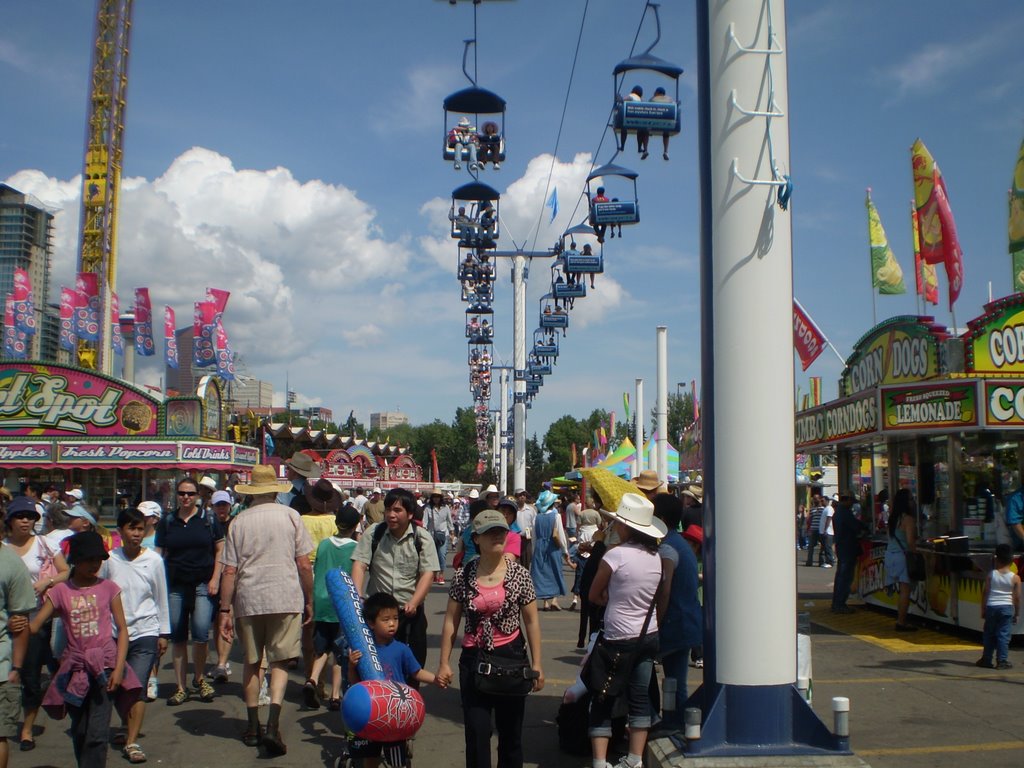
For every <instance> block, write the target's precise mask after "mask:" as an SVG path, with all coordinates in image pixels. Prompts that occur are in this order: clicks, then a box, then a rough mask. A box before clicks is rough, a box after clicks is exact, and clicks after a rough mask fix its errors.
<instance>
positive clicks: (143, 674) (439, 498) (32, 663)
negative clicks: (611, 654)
mask: <svg viewBox="0 0 1024 768" xmlns="http://www.w3.org/2000/svg"><path fill="white" fill-rule="evenodd" d="M285 473H286V474H285V478H284V479H279V478H278V476H277V472H276V471H275V469H274V468H273V467H270V466H257V467H255V468H254V469H253V471H252V474H251V480H250V481H249V482H248V483H244V482H238V483H236V484H235V485H234V486H233V487H232V488H230V489H228V488H218V484H217V482H216V481H215V480H213V479H212V478H211V477H206V476H203V477H200V478H199V479H195V478H192V477H183V478H182V479H181V480H179V481H178V483H177V484H176V486H175V496H176V499H175V502H176V503H175V506H174V507H173V508H172V509H166V510H165V509H163V508H162V507H161V505H160V504H158V503H156V502H154V501H152V500H147V501H142V502H141V503H138V504H137V506H135V507H131V506H130V505H128V506H124V505H122V506H121V508H119V510H118V512H117V518H116V527H112V528H107V527H105V526H103V525H101V524H100V522H99V520H98V516H97V514H96V513H95V510H94V509H92V508H90V505H89V504H88V500H87V499H85V495H84V492H83V490H82V489H81V488H69V489H67V490H65V491H63V492H58V491H57V489H56V488H53V489H43V488H40V487H37V486H30V487H27V488H25V489H24V492H23V494H22V495H20V496H18V497H16V498H10V497H9V495H8V496H7V497H6V498H4V499H3V501H4V522H5V524H6V525H5V531H6V537H5V538H4V540H3V543H2V545H0V581H2V582H3V584H2V586H3V589H2V590H0V596H2V597H0V599H2V600H4V602H5V605H3V606H0V608H2V609H3V610H5V612H6V615H7V616H9V617H10V618H9V620H8V621H7V622H6V624H4V625H3V626H0V675H2V674H4V673H5V672H6V674H7V677H6V678H0V679H6V680H7V681H8V686H7V687H6V689H5V688H4V686H3V685H0V722H2V723H3V729H2V730H0V768H2V766H3V765H5V764H6V760H7V751H8V749H9V742H14V741H16V742H17V743H18V747H19V749H20V750H22V751H29V750H31V749H33V748H34V747H35V738H36V736H37V735H38V732H37V729H36V728H35V727H34V726H35V723H36V719H37V717H38V711H39V709H40V708H44V709H46V711H47V713H48V714H49V715H50V716H51V717H53V718H58V719H59V718H62V717H64V716H65V714H66V715H68V716H69V717H70V722H71V731H70V732H71V742H72V744H71V746H72V751H73V753H74V755H75V759H76V761H77V764H78V765H80V766H102V765H105V763H106V759H107V755H108V751H109V744H110V743H111V732H112V729H111V720H112V715H113V711H114V710H115V709H116V710H117V712H118V715H119V718H120V722H121V725H122V726H123V728H119V729H115V730H114V733H115V736H114V739H113V743H115V744H117V745H118V746H119V747H120V749H121V752H122V755H123V757H124V758H125V759H126V760H127V761H128V762H131V763H142V762H146V761H147V760H148V759H149V757H148V756H147V754H146V752H145V751H144V749H143V744H142V743H141V742H142V741H143V735H142V724H143V721H144V716H145V708H146V704H147V702H152V701H154V700H156V699H157V694H158V693H159V692H160V691H159V689H158V683H157V679H158V673H160V672H161V666H162V665H161V658H162V657H163V656H164V654H165V652H166V651H167V650H170V651H171V662H172V664H171V667H172V671H171V674H167V673H166V672H164V673H163V675H164V677H163V679H162V680H161V682H162V684H163V686H162V687H163V693H164V695H165V697H166V698H165V701H166V704H167V705H168V706H179V705H181V704H183V703H185V702H186V701H189V700H198V701H200V702H204V703H207V702H212V701H214V700H215V698H216V694H217V692H216V689H215V688H214V684H218V683H224V682H227V681H228V680H229V679H230V677H231V675H232V668H231V662H230V659H231V657H232V654H236V659H237V658H241V660H242V671H241V692H242V693H241V697H242V704H243V705H244V708H245V711H246V728H245V731H244V733H242V734H241V740H242V742H243V743H244V744H246V745H247V746H250V747H254V748H260V749H262V750H263V752H264V754H265V755H266V756H268V757H275V756H280V755H284V754H286V753H287V745H286V739H285V733H286V730H287V729H286V728H284V727H283V726H282V722H281V711H282V705H283V704H284V701H285V691H286V686H287V682H288V677H289V670H291V669H301V670H302V675H303V676H304V679H305V683H304V685H303V686H302V702H301V703H302V704H303V705H304V706H305V707H306V708H307V709H319V708H321V707H326V708H327V709H328V710H329V711H338V710H340V709H341V700H342V698H343V695H344V691H345V690H346V687H347V686H350V685H352V684H353V683H355V682H356V681H358V680H359V672H358V668H359V667H358V661H359V653H358V652H357V651H353V650H352V649H351V648H350V647H349V645H348V643H347V642H346V640H345V636H344V633H343V632H342V631H341V627H340V624H339V618H338V616H337V614H336V613H335V608H334V603H333V602H332V599H331V596H330V595H329V594H328V589H327V574H328V573H329V572H330V571H332V570H335V569H339V568H340V569H342V570H344V571H346V572H347V573H349V574H350V575H351V577H352V579H353V581H354V583H355V585H356V587H357V589H358V591H359V594H360V595H361V596H362V597H363V598H365V603H364V617H365V619H366V621H367V624H368V627H369V628H370V630H371V631H372V634H373V636H374V639H375V642H376V645H377V650H378V653H379V656H380V659H381V662H382V666H383V669H384V672H385V675H386V676H387V677H388V678H389V679H392V680H395V681H398V682H402V683H405V684H407V685H409V686H412V687H417V686H419V685H422V684H428V685H430V684H433V685H436V686H438V687H440V688H442V689H444V688H448V687H449V686H451V685H452V684H453V683H454V682H455V681H456V678H455V674H456V671H457V673H458V679H457V682H458V688H459V696H460V699H461V702H462V707H463V714H464V725H465V729H464V732H465V755H466V757H465V760H466V765H467V767H468V768H477V767H480V768H483V767H484V766H488V765H490V754H491V752H490V750H491V745H490V740H491V731H492V723H494V724H495V725H496V727H497V736H498V746H497V749H498V755H499V764H500V765H502V766H509V767H514V766H517V765H518V766H521V765H522V764H523V759H524V758H523V750H524V747H523V740H522V731H523V723H524V721H525V720H526V718H527V717H528V716H529V715H528V707H527V704H526V701H527V697H526V694H527V693H529V692H531V691H539V690H541V689H542V688H544V686H545V676H544V670H543V666H542V655H541V632H542V628H541V623H540V619H539V613H540V612H542V611H561V610H570V611H576V610H578V611H579V613H580V634H579V644H578V645H579V647H581V648H582V647H584V646H585V645H587V643H588V641H589V642H590V644H591V645H594V644H595V643H596V646H598V647H604V648H606V649H615V650H617V651H622V650H623V649H625V650H628V651H635V653H633V655H632V656H631V658H632V662H631V670H630V672H629V676H628V685H627V686H626V687H625V688H623V695H622V697H621V698H620V699H619V700H617V701H618V704H616V703H614V702H613V701H612V700H610V699H607V698H602V697H596V696H595V697H594V699H593V701H592V702H591V703H590V708H589V716H588V718H589V719H588V723H589V731H588V735H589V737H590V739H591V743H592V749H593V765H594V766H595V768H606V766H608V765H609V764H608V763H607V759H608V755H609V738H610V736H611V723H612V720H613V719H615V718H621V717H625V718H626V719H627V720H628V724H629V740H628V750H627V754H626V756H625V757H623V758H622V760H621V761H620V762H619V763H617V766H621V767H622V768H627V767H628V768H635V767H636V766H638V765H640V763H641V759H642V755H643V751H644V744H645V742H646V738H647V734H648V733H649V731H650V729H651V728H652V727H664V728H666V729H677V728H681V722H679V716H680V715H681V712H682V706H681V703H682V701H684V700H685V696H686V673H687V667H688V666H689V665H690V663H692V662H690V655H691V650H694V649H697V648H698V646H699V645H700V642H701V640H700V638H701V614H700V605H699V588H700V587H699V583H700V582H699V580H700V577H699V569H698V558H699V553H700V542H701V541H702V535H701V533H700V530H701V528H700V523H701V521H700V514H699V500H700V496H699V490H700V489H699V487H692V488H691V489H690V492H689V493H690V495H689V497H688V500H687V501H686V503H684V498H685V497H684V498H681V497H678V496H676V495H674V494H671V493H668V492H667V488H666V487H665V486H664V485H663V484H662V483H661V482H659V481H658V479H657V477H656V476H653V473H651V472H649V471H648V472H646V473H643V474H642V475H641V476H640V477H638V478H636V479H635V482H636V489H637V491H638V493H628V494H625V495H624V496H623V497H622V499H621V501H617V500H614V499H613V500H605V499H602V498H601V497H600V496H598V495H597V494H594V493H591V494H588V495H587V496H586V497H581V496H580V494H579V493H576V492H574V491H567V492H563V493H562V494H561V495H559V494H556V493H555V492H553V491H551V490H549V489H545V490H543V491H542V492H541V493H540V494H538V495H537V497H536V499H535V500H534V499H533V498H532V497H531V496H530V495H529V494H527V492H526V491H525V490H524V489H518V490H517V491H516V492H515V493H514V494H513V495H512V496H511V497H504V498H503V497H502V495H501V494H500V493H499V492H498V489H497V488H496V487H495V486H493V485H491V486H488V487H486V488H484V489H483V490H482V492H477V491H475V490H474V491H472V492H471V493H469V494H468V496H466V497H461V496H457V495H454V494H452V493H449V492H447V491H445V490H443V489H441V488H435V489H433V490H432V491H430V492H428V493H427V494H425V495H424V496H423V497H422V498H421V497H419V494H413V493H411V492H409V491H406V490H403V489H391V490H388V491H387V492H386V493H384V492H382V490H381V489H380V488H373V489H370V490H369V491H368V492H364V490H363V489H354V490H352V491H342V489H340V488H339V487H337V486H336V485H335V484H333V483H331V482H329V481H327V480H326V479H323V478H320V477H319V467H318V465H317V464H316V462H314V461H313V460H312V459H311V458H310V457H309V456H307V455H306V454H302V453H299V454H296V455H295V456H293V457H292V458H291V459H289V460H288V461H287V462H286V464H285ZM652 476H653V477H652ZM695 501H696V502H698V503H697V504H695V503H694V502H695ZM695 509H696V510H697V511H696V513H695V512H694V510H695ZM687 519H689V520H690V521H691V522H690V524H689V525H688V526H684V522H685V521H686V520H687ZM449 549H451V550H453V551H454V556H453V558H452V571H451V574H450V576H449V577H448V579H447V583H446V570H447V568H448V559H449V558H448V553H449ZM567 575H570V576H571V582H570V580H569V579H567V578H566V576H567ZM439 584H443V585H446V587H447V590H448V605H447V609H446V612H445V617H444V620H443V625H442V626H441V627H440V628H439V629H440V633H441V644H440V655H439V657H438V658H437V659H436V660H434V659H428V642H427V632H428V615H427V612H426V611H425V607H424V605H425V600H426V598H427V595H428V594H429V592H430V590H431V588H432V587H433V586H434V585H439ZM567 595H571V603H570V604H569V605H568V607H567V608H566V607H563V605H562V604H561V600H563V599H564V598H565V597H566V596H567ZM215 619H216V620H215ZM659 628H661V630H662V631H659ZM211 636H212V637H211ZM211 639H212V640H213V643H212V645H213V648H214V652H215V654H216V663H215V664H214V663H212V660H211V659H210V658H209V655H210V653H211V651H210V648H211ZM456 646H458V647H460V649H461V650H460V656H459V658H458V661H457V670H453V667H452V664H453V660H452V658H451V654H452V652H453V650H454V649H455V648H456ZM190 651H191V659H190V658H189V655H190V654H189V652H190ZM592 653H593V652H592ZM655 660H659V661H660V663H661V664H662V665H663V667H664V670H665V675H666V677H671V678H672V679H673V681H674V684H675V687H674V688H673V689H672V690H674V691H675V692H676V693H675V694H674V695H675V697H676V699H677V701H676V702H675V703H676V704H677V706H676V707H675V709H673V707H672V706H666V707H664V711H662V708H661V706H660V702H659V698H660V695H659V694H658V691H657V684H656V683H657V680H656V678H655V677H653V666H654V662H655ZM688 662H689V663H688ZM435 665H436V666H435ZM508 669H512V670H514V671H515V674H513V675H512V678H513V679H514V680H515V681H516V682H517V685H518V688H517V690H516V691H515V692H514V693H511V694H510V692H508V691H503V690H501V688H502V686H503V685H507V684H508V679H509V677H508V676H507V675H506V676H502V675H499V674H497V672H494V671H493V670H508ZM431 670H434V671H431ZM599 682H600V681H599ZM605 682H607V681H605ZM47 683H48V684H47ZM594 684H596V683H594ZM496 688H497V689H498V690H495V689H496ZM261 707H263V708H264V710H261ZM620 708H621V709H620ZM261 712H265V716H262V715H261ZM428 716H429V715H428ZM340 726H341V720H340V715H339V727H340ZM345 744H346V747H345V753H344V754H343V755H340V756H339V757H340V758H342V760H347V759H354V760H355V759H357V760H360V761H362V762H361V764H362V765H364V766H373V765H376V764H378V763H377V761H378V760H380V759H381V757H382V756H383V757H384V758H385V759H386V760H387V761H388V763H389V764H391V765H405V764H407V762H408V759H409V751H410V745H407V744H405V743H404V742H395V743H389V742H373V741H368V740H366V739H361V738H357V737H356V736H355V734H351V733H349V734H347V738H346V740H345ZM339 764H343V762H339ZM357 764H358V763H357Z"/></svg>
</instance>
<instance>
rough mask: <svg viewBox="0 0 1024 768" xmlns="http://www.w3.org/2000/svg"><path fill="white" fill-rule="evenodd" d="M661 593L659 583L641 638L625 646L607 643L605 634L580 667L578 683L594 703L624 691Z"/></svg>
mask: <svg viewBox="0 0 1024 768" xmlns="http://www.w3.org/2000/svg"><path fill="white" fill-rule="evenodd" d="M660 593H661V581H660V580H659V581H658V588H657V589H656V590H655V591H654V597H653V598H652V599H651V606H650V608H648V609H647V616H646V617H645V618H644V625H643V627H642V628H641V629H640V636H639V637H638V638H637V639H636V640H629V641H626V642H625V643H617V642H614V641H612V642H610V641H608V640H605V639H604V630H601V632H600V633H598V635H597V640H596V641H595V642H594V648H593V650H592V651H591V652H590V656H588V657H587V661H586V662H585V663H584V664H583V669H582V670H580V680H582V681H583V684H584V685H585V686H587V690H589V691H590V695H591V696H593V697H594V699H595V700H596V701H606V700H608V699H613V698H615V697H616V696H619V695H620V694H622V693H623V692H624V691H625V690H626V686H627V685H628V684H629V676H630V674H631V673H632V671H633V664H634V660H635V659H636V655H637V653H638V652H639V651H640V649H641V647H642V646H643V641H644V637H645V636H646V635H647V627H648V626H649V625H650V623H651V615H652V614H653V613H654V606H655V604H657V602H658V595H659V594H660Z"/></svg>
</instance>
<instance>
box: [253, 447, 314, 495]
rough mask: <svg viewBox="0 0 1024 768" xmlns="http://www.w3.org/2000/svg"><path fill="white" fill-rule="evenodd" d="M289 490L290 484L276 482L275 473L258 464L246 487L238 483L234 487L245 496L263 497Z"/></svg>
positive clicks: (283, 481) (285, 481) (281, 481)
mask: <svg viewBox="0 0 1024 768" xmlns="http://www.w3.org/2000/svg"><path fill="white" fill-rule="evenodd" d="M306 458H307V459H308V458H309V457H308V456H307V457H306ZM291 489H292V484H291V483H289V482H288V481H287V480H278V479H277V472H275V471H274V468H273V467H272V466H270V465H269V464H259V465H257V466H255V467H253V468H252V482H251V483H249V484H248V485H246V484H245V483H239V484H238V485H236V486H235V490H236V491H237V492H238V493H241V494H244V495H246V496H264V495H266V494H268V493H283V492H284V491H290V490H291Z"/></svg>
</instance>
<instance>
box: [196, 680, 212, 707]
mask: <svg viewBox="0 0 1024 768" xmlns="http://www.w3.org/2000/svg"><path fill="white" fill-rule="evenodd" d="M192 690H194V691H195V692H196V693H198V694H199V700H200V701H207V702H209V701H213V695H214V691H213V686H212V685H210V684H209V683H208V682H206V680H193V681H192Z"/></svg>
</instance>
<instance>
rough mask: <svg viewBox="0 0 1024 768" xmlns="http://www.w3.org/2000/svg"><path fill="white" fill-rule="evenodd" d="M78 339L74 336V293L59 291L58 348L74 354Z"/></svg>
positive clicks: (66, 289)
mask: <svg viewBox="0 0 1024 768" xmlns="http://www.w3.org/2000/svg"><path fill="white" fill-rule="evenodd" d="M77 342H78V337H77V336H76V335H75V291H74V289H73V288H65V287H64V286H61V289H60V348H61V349H66V350H67V351H69V352H74V350H75V344H76V343H77Z"/></svg>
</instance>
